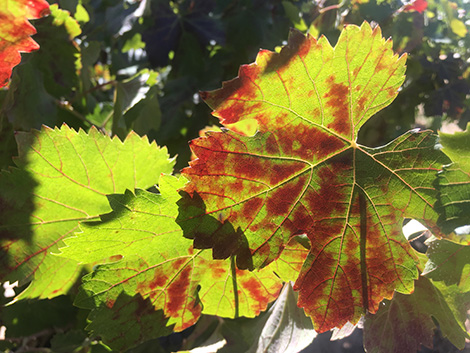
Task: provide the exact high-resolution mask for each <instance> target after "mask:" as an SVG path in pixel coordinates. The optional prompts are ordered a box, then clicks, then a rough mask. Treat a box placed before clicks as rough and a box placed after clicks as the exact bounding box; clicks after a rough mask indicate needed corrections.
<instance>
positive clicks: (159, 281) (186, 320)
mask: <svg viewBox="0 0 470 353" xmlns="http://www.w3.org/2000/svg"><path fill="white" fill-rule="evenodd" d="M185 182H186V181H185V179H184V178H181V179H179V180H178V179H176V178H175V177H171V176H165V177H162V178H161V180H160V184H159V191H160V193H159V194H154V193H150V192H147V191H144V190H136V191H135V195H134V194H133V193H131V192H130V191H127V192H126V193H125V194H122V195H111V196H109V200H110V204H111V207H112V209H113V212H112V213H109V214H106V215H103V216H102V217H101V221H100V222H92V223H83V224H81V226H80V227H81V229H82V231H83V233H77V234H76V237H75V238H69V239H67V240H66V244H67V245H68V247H64V248H62V249H61V251H62V256H66V257H69V258H72V259H73V260H76V261H80V262H83V263H89V262H96V261H98V260H101V259H104V258H107V257H110V256H114V257H115V256H122V257H123V258H122V259H121V260H120V261H117V262H111V263H107V264H102V265H98V266H95V268H94V271H93V272H92V273H90V274H88V275H87V276H85V277H84V278H83V285H82V287H81V291H80V292H79V294H78V296H77V299H76V300H75V304H76V305H78V306H80V307H83V308H87V309H93V311H92V313H91V318H92V323H91V324H90V327H89V329H91V330H93V331H94V332H96V333H98V334H100V335H101V334H103V331H105V332H108V331H109V332H110V334H111V333H112V335H115V336H116V337H120V336H121V335H122V334H124V333H125V332H126V328H128V326H129V323H133V324H132V325H133V326H135V324H134V322H137V323H138V326H139V327H140V330H139V332H149V334H151V335H153V336H145V337H143V336H139V335H130V336H129V337H127V339H126V341H123V340H120V339H117V338H116V340H117V342H118V343H116V342H115V340H113V338H109V339H108V343H109V344H110V345H114V348H116V349H121V348H122V347H124V346H125V347H129V346H132V345H135V344H137V343H138V342H139V341H142V340H144V339H145V338H146V339H149V338H151V337H158V336H160V335H162V330H153V331H152V330H149V326H148V325H149V324H150V323H151V322H152V320H149V321H148V323H147V324H146V322H145V321H144V320H142V321H139V320H140V318H141V317H142V315H143V314H145V315H150V316H158V317H160V319H163V318H164V317H166V318H167V321H165V325H166V327H167V330H169V329H172V330H175V331H181V330H183V329H185V328H187V327H189V326H190V325H192V324H194V323H195V322H196V321H197V319H198V318H199V316H200V314H201V313H204V314H210V315H218V316H222V317H235V316H246V317H254V316H256V315H258V314H259V313H260V312H261V311H263V310H265V309H266V307H267V304H268V303H269V302H271V301H273V300H274V299H276V297H277V295H278V294H279V291H280V290H281V287H282V282H281V280H280V279H279V277H278V276H276V275H275V274H274V273H273V270H272V269H271V268H269V267H268V268H265V269H263V270H260V271H257V272H250V271H243V270H238V269H236V268H235V267H233V265H232V264H231V261H230V260H225V261H220V260H213V259H212V257H211V254H210V251H207V250H197V251H194V250H193V248H192V242H191V241H190V240H188V239H186V238H184V237H183V235H182V231H181V228H180V227H179V226H178V224H177V223H176V222H175V219H176V216H177V214H178V208H177V205H176V201H177V200H178V199H179V194H178V192H177V190H178V189H179V188H181V187H183V185H184V183H185ZM292 249H293V250H292V251H295V246H292ZM283 272H284V273H286V272H288V271H283ZM118 301H119V304H118V305H117V304H116V303H118ZM123 308H125V309H123ZM129 308H130V309H129ZM158 313H160V314H158ZM162 313H163V314H164V316H162ZM103 315H104V316H106V317H109V318H112V320H113V322H114V324H115V326H116V330H115V331H113V332H111V331H112V330H109V329H108V326H109V323H108V322H106V320H103V319H102V318H103ZM132 316H134V317H135V320H132V319H131V320H130V317H132ZM93 318H96V320H99V323H96V321H94V319H93ZM136 320H137V321H136ZM118 323H119V324H118ZM165 325H164V326H165ZM163 332H164V331H163Z"/></svg>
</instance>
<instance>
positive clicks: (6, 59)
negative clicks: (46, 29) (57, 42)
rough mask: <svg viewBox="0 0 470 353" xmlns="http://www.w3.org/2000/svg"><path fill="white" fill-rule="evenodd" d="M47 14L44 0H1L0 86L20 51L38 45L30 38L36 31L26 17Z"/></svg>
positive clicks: (28, 50) (31, 48)
mask: <svg viewBox="0 0 470 353" xmlns="http://www.w3.org/2000/svg"><path fill="white" fill-rule="evenodd" d="M47 14H49V4H48V3H47V1H45V0H3V1H2V6H0V19H1V20H0V87H3V86H5V85H6V84H7V82H8V80H9V79H10V76H11V70H12V68H13V67H14V66H16V65H18V64H19V63H20V61H21V56H20V52H28V53H29V52H31V51H33V50H37V49H38V48H39V46H38V45H37V43H36V42H35V41H34V40H32V39H31V35H33V34H35V33H36V30H35V29H34V27H33V26H32V25H31V24H30V23H29V22H28V19H36V18H40V17H43V16H45V15H47Z"/></svg>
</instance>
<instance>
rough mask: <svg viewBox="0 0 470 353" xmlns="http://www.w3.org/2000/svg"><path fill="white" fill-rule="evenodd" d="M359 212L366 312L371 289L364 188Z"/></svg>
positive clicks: (363, 300)
mask: <svg viewBox="0 0 470 353" xmlns="http://www.w3.org/2000/svg"><path fill="white" fill-rule="evenodd" d="M359 212H360V215H361V237H360V245H359V249H360V253H361V282H362V306H363V308H364V314H366V313H367V312H368V311H369V295H368V294H369V293H368V292H369V289H368V286H367V264H366V245H367V204H366V199H365V197H364V194H363V193H362V190H360V191H359Z"/></svg>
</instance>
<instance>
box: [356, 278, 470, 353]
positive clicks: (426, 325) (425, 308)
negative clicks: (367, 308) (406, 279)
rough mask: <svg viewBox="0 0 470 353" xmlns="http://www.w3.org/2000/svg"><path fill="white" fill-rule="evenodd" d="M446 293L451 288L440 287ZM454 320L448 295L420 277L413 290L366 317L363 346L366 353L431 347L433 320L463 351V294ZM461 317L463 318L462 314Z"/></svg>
mask: <svg viewBox="0 0 470 353" xmlns="http://www.w3.org/2000/svg"><path fill="white" fill-rule="evenodd" d="M443 289H445V290H446V291H447V292H448V291H449V289H450V288H443ZM460 300H461V302H462V303H461V304H460V308H458V309H459V311H460V312H462V313H463V314H464V315H463V320H462V317H460V318H457V317H456V316H455V313H454V312H453V311H452V309H451V307H452V306H453V305H454V303H452V300H449V298H448V293H446V292H444V293H443V292H441V290H440V288H438V287H436V286H435V285H434V284H433V283H432V282H431V281H430V280H428V279H427V278H425V277H420V279H419V280H418V281H416V284H415V291H414V293H412V294H409V295H406V294H401V293H395V295H394V297H393V299H392V300H391V301H385V302H384V303H383V304H382V305H381V306H380V309H379V311H378V312H377V313H376V314H375V315H370V314H369V315H367V316H366V320H365V324H364V347H365V349H366V350H367V352H371V353H374V352H380V353H388V352H391V353H392V352H400V353H414V352H416V351H417V350H418V349H419V348H420V347H421V345H423V346H426V347H430V348H431V347H432V346H433V336H434V330H435V329H436V325H435V323H434V321H433V319H432V318H434V319H436V320H437V321H438V323H439V326H440V328H441V330H442V333H443V334H444V336H446V337H447V338H448V339H449V340H450V341H451V342H452V343H453V344H454V345H455V346H457V347H459V348H460V349H463V348H464V346H465V338H467V337H468V335H467V333H466V330H465V326H464V322H465V319H466V315H465V310H464V309H465V301H467V302H468V295H467V296H466V298H464V296H463V295H462V296H461V298H460ZM461 316H462V315H461Z"/></svg>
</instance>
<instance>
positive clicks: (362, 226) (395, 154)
mask: <svg viewBox="0 0 470 353" xmlns="http://www.w3.org/2000/svg"><path fill="white" fill-rule="evenodd" d="M404 64H405V57H404V56H402V57H400V58H399V57H398V56H397V55H394V54H393V51H392V43H391V41H389V40H387V41H386V40H384V39H383V38H382V36H381V31H380V29H379V28H378V27H377V28H375V29H372V28H371V27H370V25H369V24H367V23H364V24H363V25H362V26H361V27H357V26H347V27H345V29H344V30H343V32H342V33H341V35H340V37H339V39H338V42H337V44H336V46H335V47H334V48H332V47H331V45H330V44H329V43H328V41H327V40H326V38H324V37H321V38H320V39H319V40H318V41H316V40H315V39H314V38H312V37H310V36H307V37H304V36H303V35H302V34H300V33H298V32H293V33H291V35H290V37H289V42H288V45H287V46H286V47H284V48H283V49H282V50H281V52H280V53H273V52H270V51H266V50H261V51H260V52H259V54H258V56H257V58H256V62H255V63H254V64H251V65H245V66H242V67H241V68H240V71H239V76H238V77H237V78H235V79H234V80H232V81H229V82H226V83H224V85H223V87H222V88H221V89H219V90H216V91H213V92H208V93H203V98H204V99H205V101H206V102H207V103H208V104H209V106H210V107H212V108H213V109H214V112H213V114H214V115H215V116H217V117H219V118H220V119H221V123H222V124H224V125H226V126H227V127H229V129H228V130H227V131H225V132H219V133H217V132H214V133H208V134H207V136H206V137H204V138H199V139H196V140H193V141H192V142H191V148H192V150H193V152H194V153H195V155H196V156H197V157H198V159H196V160H195V161H193V162H191V164H190V167H189V168H187V169H185V170H183V173H184V175H185V176H186V177H187V178H188V179H189V180H190V183H189V184H187V185H186V186H185V188H184V189H183V191H182V196H183V197H182V200H181V201H179V206H180V214H179V218H178V222H179V224H180V225H181V227H182V228H183V230H184V234H185V236H187V237H189V238H194V247H195V248H212V249H213V256H214V258H227V257H229V256H233V255H236V257H237V265H238V266H239V268H250V269H252V268H261V267H263V266H266V265H267V264H269V263H271V262H272V261H274V260H276V259H277V258H278V256H279V255H280V253H281V252H282V251H283V249H284V247H285V245H286V244H287V242H288V241H289V239H290V238H291V237H292V236H295V235H299V234H306V235H307V237H308V239H309V240H310V243H311V248H310V253H309V255H308V257H307V259H306V260H305V262H304V265H303V268H302V270H301V272H300V275H299V277H298V279H297V281H296V283H295V287H294V289H296V290H298V291H299V301H298V303H299V305H300V306H302V307H304V309H305V311H306V312H307V313H308V314H309V315H310V316H311V317H312V319H313V321H314V325H315V326H314V327H315V330H317V331H319V332H323V331H326V330H329V329H331V328H333V327H336V326H338V327H339V326H342V325H344V324H346V323H347V322H348V321H349V322H351V323H356V322H357V321H358V320H359V318H360V317H361V315H363V314H364V313H365V312H372V313H374V312H376V311H377V309H378V307H379V303H380V302H381V301H382V299H384V298H388V299H390V298H391V297H392V295H393V293H394V290H397V291H400V292H403V293H410V292H411V291H412V290H413V282H414V279H415V278H416V277H417V275H418V272H417V269H416V262H417V258H416V256H415V255H414V253H413V250H412V249H411V247H410V246H409V244H408V243H407V241H406V239H405V238H404V237H403V235H402V229H401V227H402V221H403V218H404V217H405V216H406V217H410V218H415V219H418V220H420V221H421V222H422V223H423V224H426V226H427V227H428V229H430V230H432V231H433V232H435V233H436V234H439V233H438V229H437V227H436V221H437V213H436V212H435V210H434V203H435V201H436V195H435V194H436V193H435V189H434V188H433V186H432V182H433V180H434V179H435V174H436V172H437V171H438V170H439V169H440V168H441V166H442V164H445V163H448V159H447V158H446V157H445V156H444V155H443V154H442V153H441V152H440V151H439V150H437V149H436V148H435V144H436V138H435V136H434V135H433V134H432V133H431V132H429V131H424V132H418V131H410V132H408V133H406V134H404V135H402V136H400V137H398V138H397V139H395V140H394V141H392V142H390V143H389V144H387V145H386V146H383V147H380V148H368V147H365V146H361V145H359V144H358V143H357V142H356V139H357V134H358V130H359V128H360V127H361V126H362V125H363V124H364V123H365V122H366V121H367V120H368V119H369V118H370V117H371V115H372V114H373V113H375V112H377V111H378V110H380V109H382V108H383V107H385V106H386V105H388V104H389V103H390V102H391V101H392V100H393V99H394V98H395V96H396V95H397V91H398V88H399V87H400V85H401V84H402V82H403V80H404V76H403V75H404V71H405V66H404ZM242 123H243V124H245V126H244V127H243V128H242V129H240V128H238V127H237V125H238V124H242ZM250 124H251V125H253V124H255V125H257V127H258V131H257V133H256V134H255V135H254V136H247V134H246V133H245V134H243V133H240V132H243V131H248V130H247V127H246V126H247V125H250ZM234 125H235V130H236V131H238V133H237V132H234V131H230V128H232V129H233V126H234ZM211 220H214V221H217V225H210V223H211ZM232 229H235V230H236V231H235V232H233V231H232Z"/></svg>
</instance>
